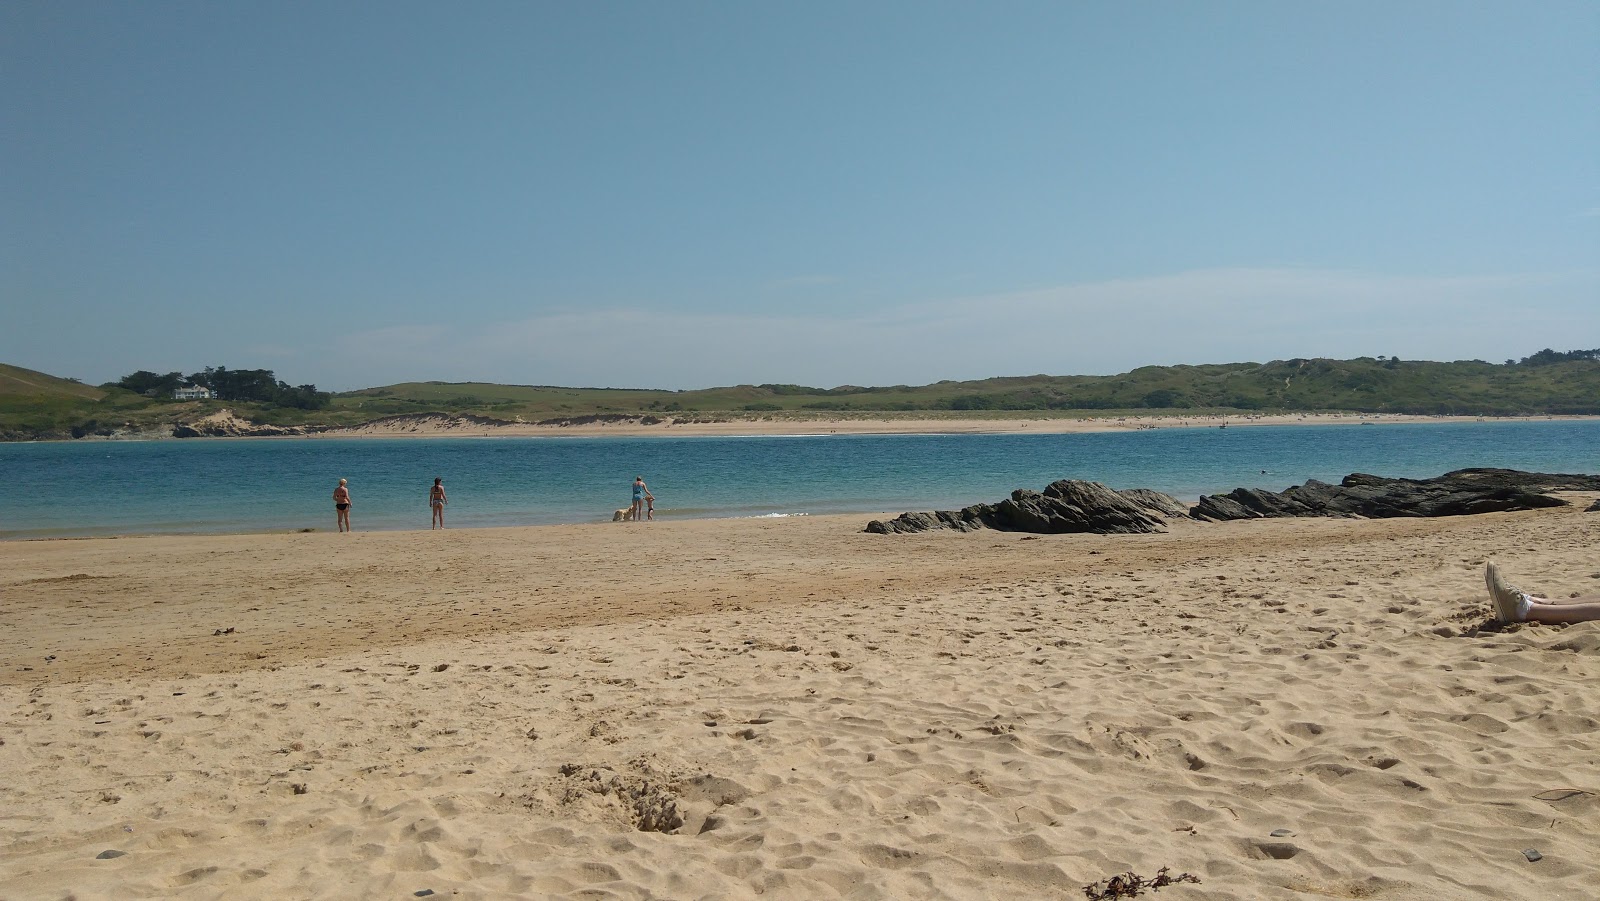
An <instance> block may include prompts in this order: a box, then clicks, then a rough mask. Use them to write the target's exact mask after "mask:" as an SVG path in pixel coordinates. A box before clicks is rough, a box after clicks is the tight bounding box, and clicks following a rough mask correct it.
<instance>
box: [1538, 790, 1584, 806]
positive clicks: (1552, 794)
mask: <svg viewBox="0 0 1600 901" xmlns="http://www.w3.org/2000/svg"><path fill="white" fill-rule="evenodd" d="M1592 794H1594V792H1592V791H1589V790H1587V789H1582V788H1547V789H1545V790H1544V791H1542V792H1539V793H1538V794H1536V795H1534V796H1533V798H1534V800H1536V801H1546V802H1548V803H1551V804H1554V803H1556V802H1557V801H1566V800H1568V799H1570V798H1575V797H1577V796H1578V795H1592Z"/></svg>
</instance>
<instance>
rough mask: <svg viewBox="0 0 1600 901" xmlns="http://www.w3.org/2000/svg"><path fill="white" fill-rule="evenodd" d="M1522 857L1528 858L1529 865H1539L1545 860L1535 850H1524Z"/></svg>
mask: <svg viewBox="0 0 1600 901" xmlns="http://www.w3.org/2000/svg"><path fill="white" fill-rule="evenodd" d="M1522 856H1523V857H1526V858H1528V863H1538V862H1539V861H1541V860H1544V855H1543V854H1540V853H1539V852H1538V850H1537V849H1534V848H1523V849H1522Z"/></svg>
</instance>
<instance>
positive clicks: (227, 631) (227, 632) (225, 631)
mask: <svg viewBox="0 0 1600 901" xmlns="http://www.w3.org/2000/svg"><path fill="white" fill-rule="evenodd" d="M233 631H234V630H233V627H232V626H229V627H228V628H226V629H218V630H216V631H215V632H212V633H211V634H212V635H232V634H233Z"/></svg>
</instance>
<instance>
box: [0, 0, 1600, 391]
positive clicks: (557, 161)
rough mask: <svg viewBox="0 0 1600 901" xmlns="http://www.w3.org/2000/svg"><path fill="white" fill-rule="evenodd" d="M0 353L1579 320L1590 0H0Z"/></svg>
mask: <svg viewBox="0 0 1600 901" xmlns="http://www.w3.org/2000/svg"><path fill="white" fill-rule="evenodd" d="M0 129H3V138H0V306H3V310H4V313H3V319H4V323H5V326H4V328H3V329H0V361H3V362H9V363H14V364H17V365H22V366H27V367H30V368H34V369H40V370H43V371H46V372H50V373H52V374H56V375H64V376H73V377H77V378H81V379H83V380H84V381H87V382H94V383H98V382H101V381H106V380H110V379H115V378H117V377H118V376H120V375H123V374H125V373H127V372H131V371H133V370H135V369H152V370H157V371H169V370H174V369H177V370H182V371H185V372H189V371H194V370H198V369H200V368H202V367H204V366H207V365H226V366H229V367H233V368H267V369H274V370H276V371H277V373H278V375H279V376H280V377H281V378H284V379H286V380H288V381H291V382H294V383H303V382H314V383H316V384H318V385H319V386H321V387H324V388H333V389H348V388H357V387H365V386H371V385H380V384H387V383H392V382H396V381H405V380H423V379H439V380H449V381H465V380H485V381H498V382H513V383H524V384H560V385H596V386H599V385H606V386H644V387H663V388H697V387H707V386H713V385H728V384H736V383H745V382H750V383H759V382H795V383H801V384H808V385H816V386H823V387H827V386H833V385H840V384H869V385H880V384H899V383H906V384H921V383H926V382H931V381H936V380H939V379H968V378H984V377H988V376H995V375H1026V374H1032V373H1040V372H1043V373H1053V374H1095V373H1113V372H1122V371H1126V370H1128V369H1132V368H1135V367H1137V366H1142V365H1149V364H1173V363H1213V362H1239V361H1246V360H1259V361H1266V360H1270V359H1276V358H1288V357H1310V356H1325V357H1353V356H1362V355H1379V354H1382V355H1399V356H1401V357H1404V358H1407V359H1435V360H1453V359H1471V358H1481V359H1487V360H1492V361H1496V362H1498V361H1500V360H1503V359H1505V358H1507V357H1520V356H1524V355H1527V354H1529V353H1532V352H1534V351H1537V350H1539V349H1541V348H1544V347H1554V348H1556V349H1558V350H1567V349H1572V348H1580V347H1582V348H1589V347H1596V346H1600V5H1597V4H1595V3H1593V2H1590V0H1582V2H1571V3H1565V2H1559V0H1541V2H1539V3H1534V4H1525V3H1511V2H1506V3H1498V2H1472V3H1467V2H1453V0H1452V2H1341V3H1326V4H1305V3H1281V2H1211V3H1189V2H1142V3H1120V2H1119V3H1112V2H1104V3H1094V2H1082V3H1067V2H1041V3H1024V2H996V3H974V2H961V3H943V2H915V3H902V2H870V0H865V2H864V0H857V2H831V0H818V2H807V3H791V4H778V3H767V2H675V3H646V2H634V3H606V2H584V3H537V2H507V3H500V2H465V3H459V4H442V3H420V2H396V0H391V2H371V3H365V2H363V3H353V2H328V3H310V2H272V3H266V2H262V3H243V2H230V3H212V2H203V3H202V2H196V3H173V2H161V0H152V2H145V3H120V2H72V3H57V2H42V0H17V2H12V3H7V4H4V5H0Z"/></svg>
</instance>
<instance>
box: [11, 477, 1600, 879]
mask: <svg viewBox="0 0 1600 901" xmlns="http://www.w3.org/2000/svg"><path fill="white" fill-rule="evenodd" d="M1587 501H1588V499H1587V498H1585V499H1584V503H1583V504H1581V505H1579V506H1574V507H1568V508H1562V509H1557V510H1549V511H1538V512H1528V513H1510V514H1490V515H1484V516H1476V517H1460V518H1453V519H1437V520H1406V521H1395V520H1389V521H1361V520H1297V521H1290V520H1274V521H1258V522H1235V523H1225V524H1201V523H1194V522H1187V521H1184V522H1174V523H1171V528H1170V531H1169V532H1168V533H1167V534H1163V535H1152V536H1114V537H1101V536H1092V535H1071V536H1040V537H1034V536H1024V535H1017V534H1000V533H973V534H965V535H963V534H955V533H937V534H922V535H909V536H877V535H868V534H864V533H862V532H861V528H862V526H863V525H864V524H865V522H866V521H867V519H869V518H872V517H867V516H849V517H796V518H788V519H766V520H701V521H684V522H675V521H671V520H665V521H661V522H657V523H652V524H642V525H632V524H616V525H612V524H606V525H582V526H553V527H537V528H515V529H482V530H463V531H445V532H381V533H359V532H358V533H355V534H352V535H346V536H341V535H338V534H332V533H327V532H319V533H311V534H274V535H227V536H205V537H148V538H120V539H93V540H81V541H27V542H8V543H0V560H3V562H4V567H3V573H4V575H3V576H0V586H3V588H0V592H3V602H0V711H3V713H0V773H3V774H4V776H5V778H4V780H3V784H0V848H3V849H4V850H3V851H0V898H3V899H8V901H21V899H29V901H31V899H65V898H76V899H97V898H108V899H109V898H241V899H242V898H380V897H381V898H402V897H403V898H410V897H429V896H430V894H429V893H431V896H432V897H451V898H563V899H566V898H571V899H578V898H583V899H612V898H615V899H646V898H668V899H678V898H755V897H758V896H759V897H763V898H794V899H814V898H959V899H983V898H1029V899H1032V898H1081V897H1083V896H1084V892H1083V886H1085V885H1086V884H1088V883H1091V882H1095V881H1098V880H1104V879H1106V878H1108V877H1110V876H1112V875H1115V874H1117V873H1120V872H1123V871H1127V870H1132V871H1135V872H1137V873H1140V874H1143V875H1145V876H1153V875H1154V874H1155V873H1156V872H1157V871H1158V870H1159V869H1160V868H1161V867H1170V868H1171V870H1172V873H1173V874H1177V873H1180V872H1188V873H1191V874H1193V875H1195V876H1197V877H1199V878H1200V879H1201V882H1200V883H1199V884H1178V885H1173V886H1169V887H1167V888H1165V889H1162V890H1161V891H1160V893H1159V894H1156V895H1154V896H1152V897H1158V898H1161V899H1171V901H1184V899H1216V901H1222V899H1288V898H1379V899H1441V898H1443V899H1451V898H1486V897H1488V898H1550V899H1573V901H1578V899H1592V898H1593V897H1594V887H1595V886H1596V885H1600V858H1597V856H1596V855H1595V849H1596V848H1597V847H1600V795H1597V794H1596V792H1600V711H1597V708H1596V703H1595V686H1596V685H1597V684H1600V623H1589V624H1583V625H1576V626H1566V627H1545V626H1513V627H1510V628H1508V629H1505V630H1498V629H1483V628H1480V627H1482V626H1483V625H1484V624H1485V622H1486V620H1487V617H1488V608H1487V604H1486V602H1485V598H1484V592H1483V581H1482V569H1483V562H1484V560H1485V559H1486V558H1492V559H1495V560H1497V561H1498V562H1499V563H1500V564H1501V566H1502V568H1503V569H1504V570H1505V571H1506V573H1507V575H1508V576H1509V577H1510V578H1511V579H1512V581H1513V582H1515V583H1517V584H1519V585H1521V586H1523V587H1526V588H1529V589H1534V590H1539V591H1542V592H1545V593H1548V594H1551V595H1555V596H1569V595H1576V594H1585V593H1600V563H1597V560H1596V557H1595V553H1594V548H1595V546H1596V539H1597V537H1600V514H1592V513H1588V514H1586V513H1583V512H1580V511H1581V510H1582V507H1583V506H1586V505H1587ZM894 512H898V511H894ZM1525 849H1527V850H1530V851H1533V852H1536V853H1535V854H1533V855H1525V854H1524V853H1523V852H1524V850H1525ZM1530 856H1536V857H1538V859H1537V860H1536V861H1532V860H1530V859H1529V857H1530Z"/></svg>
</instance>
